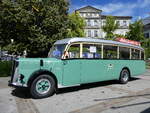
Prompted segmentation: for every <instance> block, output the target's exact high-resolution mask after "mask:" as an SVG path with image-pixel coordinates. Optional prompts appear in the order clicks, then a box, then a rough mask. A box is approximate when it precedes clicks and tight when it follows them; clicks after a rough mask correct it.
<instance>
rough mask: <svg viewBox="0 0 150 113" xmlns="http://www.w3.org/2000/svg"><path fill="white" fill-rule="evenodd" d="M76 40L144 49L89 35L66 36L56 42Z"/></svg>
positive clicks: (69, 42) (66, 42)
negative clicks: (88, 36) (89, 36)
mask: <svg viewBox="0 0 150 113" xmlns="http://www.w3.org/2000/svg"><path fill="white" fill-rule="evenodd" d="M74 42H91V43H104V44H115V45H122V46H126V47H133V48H137V49H141V50H144V49H143V48H142V47H141V46H136V45H132V44H128V43H122V42H118V41H112V40H105V39H98V38H87V37H74V38H66V39H62V40H58V41H56V42H55V43H54V45H56V44H71V43H74Z"/></svg>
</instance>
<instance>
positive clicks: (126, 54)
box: [119, 47, 130, 60]
mask: <svg viewBox="0 0 150 113" xmlns="http://www.w3.org/2000/svg"><path fill="white" fill-rule="evenodd" d="M119 58H120V59H125V60H128V59H130V49H129V48H125V47H119Z"/></svg>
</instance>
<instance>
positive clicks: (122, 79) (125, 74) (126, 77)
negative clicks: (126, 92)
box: [119, 69, 130, 84]
mask: <svg viewBox="0 0 150 113" xmlns="http://www.w3.org/2000/svg"><path fill="white" fill-rule="evenodd" d="M129 77H130V73H129V71H128V70H127V69H123V70H122V71H121V72H120V78H119V82H120V83H121V84H126V83H128V81H129Z"/></svg>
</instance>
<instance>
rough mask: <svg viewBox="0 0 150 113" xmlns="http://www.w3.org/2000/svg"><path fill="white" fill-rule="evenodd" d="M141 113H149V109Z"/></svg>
mask: <svg viewBox="0 0 150 113" xmlns="http://www.w3.org/2000/svg"><path fill="white" fill-rule="evenodd" d="M141 113H150V107H149V108H147V109H145V110H144V111H142V112H141Z"/></svg>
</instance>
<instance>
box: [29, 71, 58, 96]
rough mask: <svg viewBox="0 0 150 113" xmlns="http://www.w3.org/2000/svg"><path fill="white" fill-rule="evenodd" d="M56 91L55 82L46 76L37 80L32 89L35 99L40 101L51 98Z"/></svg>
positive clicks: (34, 81) (41, 76)
mask: <svg viewBox="0 0 150 113" xmlns="http://www.w3.org/2000/svg"><path fill="white" fill-rule="evenodd" d="M54 91H55V80H54V79H53V78H52V77H51V76H49V75H46V74H43V75H39V76H38V77H37V78H35V79H34V80H33V82H32V84H31V87H30V93H31V95H32V97H33V98H36V99H40V98H45V97H49V96H51V95H52V94H53V93H54Z"/></svg>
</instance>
